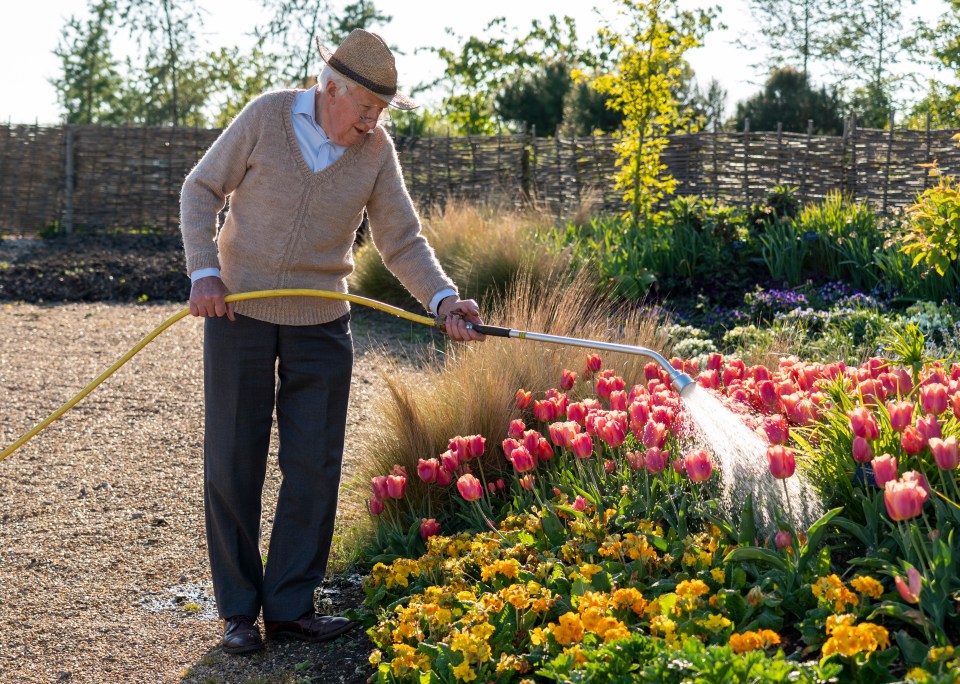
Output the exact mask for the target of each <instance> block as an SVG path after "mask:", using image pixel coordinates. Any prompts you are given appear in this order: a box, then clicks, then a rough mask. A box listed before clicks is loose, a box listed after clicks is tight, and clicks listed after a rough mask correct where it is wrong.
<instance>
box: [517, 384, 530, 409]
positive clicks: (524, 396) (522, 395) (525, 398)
mask: <svg viewBox="0 0 960 684" xmlns="http://www.w3.org/2000/svg"><path fill="white" fill-rule="evenodd" d="M532 396H533V392H527V391H526V390H522V389H518V390H517V396H516V398H515V399H514V404H515V405H516V407H517V408H518V409H520V410H521V411H522V410H523V409H525V408H527V407H528V406H529V405H530V398H531V397H532Z"/></svg>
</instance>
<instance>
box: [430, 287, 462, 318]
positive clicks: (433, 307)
mask: <svg viewBox="0 0 960 684" xmlns="http://www.w3.org/2000/svg"><path fill="white" fill-rule="evenodd" d="M451 295H452V296H454V297H456V296H457V291H456V290H454V289H453V288H452V287H447V288H444V289H442V290H440V291H439V292H438V293H437V294H435V295H433V299H431V300H430V311H431V312H433V315H434V316H436V315H437V307H438V306H440V302H442V301H443V300H444V299H446V298H447V297H450V296H451Z"/></svg>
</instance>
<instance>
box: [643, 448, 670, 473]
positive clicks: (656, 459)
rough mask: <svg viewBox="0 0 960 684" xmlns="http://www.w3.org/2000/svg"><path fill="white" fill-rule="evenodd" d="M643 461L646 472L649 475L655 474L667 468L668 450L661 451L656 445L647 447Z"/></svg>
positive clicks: (668, 461)
mask: <svg viewBox="0 0 960 684" xmlns="http://www.w3.org/2000/svg"><path fill="white" fill-rule="evenodd" d="M643 461H644V463H643V464H644V466H645V467H646V469H647V472H648V473H650V474H651V475H656V474H657V473H662V472H663V471H664V470H666V469H667V464H668V463H670V452H669V451H662V450H660V449H658V448H657V447H651V448H649V449H647V452H646V453H645V454H644V459H643Z"/></svg>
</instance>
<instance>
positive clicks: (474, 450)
mask: <svg viewBox="0 0 960 684" xmlns="http://www.w3.org/2000/svg"><path fill="white" fill-rule="evenodd" d="M464 439H465V440H466V441H467V454H469V456H470V458H479V457H480V456H483V452H484V451H485V450H486V448H487V440H486V438H485V437H482V436H481V435H470V436H468V437H464Z"/></svg>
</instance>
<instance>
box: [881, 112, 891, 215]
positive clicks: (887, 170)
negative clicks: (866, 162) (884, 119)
mask: <svg viewBox="0 0 960 684" xmlns="http://www.w3.org/2000/svg"><path fill="white" fill-rule="evenodd" d="M893 116H894V111H893V110H892V109H891V110H890V135H889V136H888V137H887V163H886V165H885V169H884V174H883V175H884V178H883V211H882V213H883V214H884V215H886V213H887V197H888V195H889V192H890V161H891V159H892V158H893Z"/></svg>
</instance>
